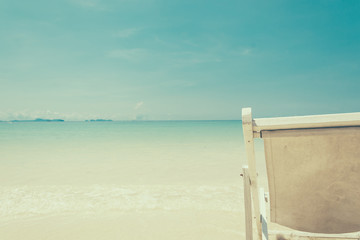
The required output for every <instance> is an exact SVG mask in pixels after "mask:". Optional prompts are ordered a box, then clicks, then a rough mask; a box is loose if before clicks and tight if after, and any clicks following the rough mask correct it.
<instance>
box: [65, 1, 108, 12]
mask: <svg viewBox="0 0 360 240" xmlns="http://www.w3.org/2000/svg"><path fill="white" fill-rule="evenodd" d="M70 1H71V2H72V3H73V4H75V5H77V6H80V7H83V8H89V9H94V10H106V8H105V6H103V5H101V4H100V3H99V1H98V0H70Z"/></svg>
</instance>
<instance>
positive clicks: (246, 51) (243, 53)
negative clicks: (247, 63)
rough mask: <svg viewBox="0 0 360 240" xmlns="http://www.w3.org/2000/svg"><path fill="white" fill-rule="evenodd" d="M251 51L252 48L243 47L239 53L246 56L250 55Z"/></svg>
mask: <svg viewBox="0 0 360 240" xmlns="http://www.w3.org/2000/svg"><path fill="white" fill-rule="evenodd" d="M251 53H252V49H251V48H245V49H243V50H242V51H241V55H243V56H247V55H250V54H251Z"/></svg>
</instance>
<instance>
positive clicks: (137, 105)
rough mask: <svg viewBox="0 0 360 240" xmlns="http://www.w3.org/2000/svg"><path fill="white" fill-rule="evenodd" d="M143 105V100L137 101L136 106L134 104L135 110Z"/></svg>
mask: <svg viewBox="0 0 360 240" xmlns="http://www.w3.org/2000/svg"><path fill="white" fill-rule="evenodd" d="M143 105H144V102H143V101H141V102H138V103H137V104H136V106H135V110H138V109H140V108H141V107H142V106H143Z"/></svg>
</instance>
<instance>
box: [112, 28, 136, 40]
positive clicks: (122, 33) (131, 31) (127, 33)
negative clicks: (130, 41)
mask: <svg viewBox="0 0 360 240" xmlns="http://www.w3.org/2000/svg"><path fill="white" fill-rule="evenodd" d="M139 31H140V29H138V28H127V29H123V30H120V31H119V32H117V34H116V36H117V37H119V38H128V37H131V36H133V35H135V34H136V33H138V32H139Z"/></svg>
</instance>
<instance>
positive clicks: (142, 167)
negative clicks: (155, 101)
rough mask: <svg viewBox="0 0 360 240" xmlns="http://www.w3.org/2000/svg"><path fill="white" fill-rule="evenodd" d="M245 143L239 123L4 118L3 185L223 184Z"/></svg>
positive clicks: (0, 143) (0, 138)
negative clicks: (24, 120) (16, 120)
mask: <svg viewBox="0 0 360 240" xmlns="http://www.w3.org/2000/svg"><path fill="white" fill-rule="evenodd" d="M242 144H243V140H242V127H241V122H240V121H173V122H166V121H161V122H156V121H154V122H95V123H93V122H63V123H62V122H60V123H56V122H51V123H1V124H0V152H1V153H2V156H1V159H0V161H1V164H2V165H3V166H4V165H6V166H8V167H10V168H11V167H14V168H11V169H12V170H13V171H12V174H11V176H9V175H7V176H6V177H7V178H6V179H4V177H0V179H1V180H2V182H3V183H4V184H14V183H24V184H32V183H41V184H47V183H52V182H56V181H65V182H66V183H69V184H70V183H71V184H79V183H82V182H88V181H90V182H92V183H102V182H104V181H105V182H108V183H110V182H113V183H117V184H120V183H133V184H137V183H139V184H140V183H141V184H142V183H149V182H153V183H161V184H174V183H184V182H186V183H201V182H202V183H205V182H208V181H211V182H212V180H213V182H219V183H220V182H223V181H231V176H232V174H235V175H236V176H235V177H237V176H238V174H237V172H239V171H240V169H241V159H242V158H243V146H242ZM37 167H39V169H42V170H43V173H41V172H38V171H37V170H36V168H37ZM59 169H62V170H63V171H64V172H62V173H59V172H58V170H59ZM235 169H236V171H237V172H236V173H235V172H234V171H233V170H235ZM226 170H228V174H226V175H223V174H222V173H223V172H222V171H226ZM30 171H34V173H37V175H35V176H31V179H27V178H26V177H25V175H24V172H26V174H29V175H31V174H30ZM170 173H172V175H170ZM57 174H60V175H59V179H56V176H57ZM67 174H68V175H69V178H68V179H64V178H63V176H64V175H67ZM18 175H21V176H22V177H21V178H20V177H19V176H18ZM76 175H77V176H76ZM91 175H93V176H91ZM18 177H19V178H18ZM29 177H30V176H29ZM47 177H48V178H47ZM232 177H234V176H232ZM91 178H92V179H91ZM72 180H73V181H72ZM96 181H98V182H96ZM59 183H60V182H59Z"/></svg>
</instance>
